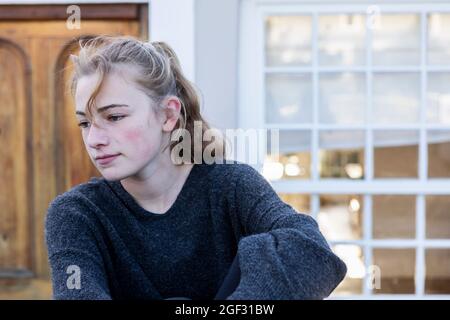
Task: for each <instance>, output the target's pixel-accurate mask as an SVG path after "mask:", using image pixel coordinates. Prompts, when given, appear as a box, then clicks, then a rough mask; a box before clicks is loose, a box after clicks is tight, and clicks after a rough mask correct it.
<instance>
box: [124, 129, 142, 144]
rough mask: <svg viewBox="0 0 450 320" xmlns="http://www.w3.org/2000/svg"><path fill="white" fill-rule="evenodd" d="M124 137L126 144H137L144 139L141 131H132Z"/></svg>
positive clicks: (125, 133) (126, 132)
mask: <svg viewBox="0 0 450 320" xmlns="http://www.w3.org/2000/svg"><path fill="white" fill-rule="evenodd" d="M124 137H125V139H126V142H129V143H137V142H139V141H140V140H142V138H143V133H142V130H141V129H132V130H127V131H125V132H124Z"/></svg>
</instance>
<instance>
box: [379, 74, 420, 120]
mask: <svg viewBox="0 0 450 320" xmlns="http://www.w3.org/2000/svg"><path fill="white" fill-rule="evenodd" d="M419 105H420V77H419V74H417V73H374V75H373V118H374V122H375V123H416V122H417V121H418V120H419Z"/></svg>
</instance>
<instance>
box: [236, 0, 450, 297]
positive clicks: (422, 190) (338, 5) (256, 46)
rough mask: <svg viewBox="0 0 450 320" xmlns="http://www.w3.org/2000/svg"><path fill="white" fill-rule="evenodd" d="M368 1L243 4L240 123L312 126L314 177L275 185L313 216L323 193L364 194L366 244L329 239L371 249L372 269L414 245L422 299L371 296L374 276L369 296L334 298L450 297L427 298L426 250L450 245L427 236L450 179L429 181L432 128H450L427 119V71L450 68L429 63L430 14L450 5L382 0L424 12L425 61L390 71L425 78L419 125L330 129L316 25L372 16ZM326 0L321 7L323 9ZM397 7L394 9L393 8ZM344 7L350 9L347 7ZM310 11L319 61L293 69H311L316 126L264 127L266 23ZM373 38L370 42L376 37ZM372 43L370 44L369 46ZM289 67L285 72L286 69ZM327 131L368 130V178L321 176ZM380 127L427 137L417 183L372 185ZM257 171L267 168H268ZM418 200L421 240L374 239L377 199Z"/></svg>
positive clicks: (389, 7)
mask: <svg viewBox="0 0 450 320" xmlns="http://www.w3.org/2000/svg"><path fill="white" fill-rule="evenodd" d="M361 2H362V1H345V2H344V1H342V2H340V1H331V0H328V1H323V0H322V1H320V2H316V1H313V2H312V1H300V0H284V1H281V0H280V1H277V0H271V1H270V0H241V4H240V5H241V7H240V22H241V27H240V34H239V37H240V38H239V85H238V95H239V101H238V103H239V109H238V110H239V113H238V124H239V127H240V128H242V129H271V128H275V129H287V130H298V129H309V130H311V133H312V140H311V179H310V180H297V181H292V180H290V181H273V182H272V186H273V187H274V189H275V190H276V191H277V192H280V193H295V194H307V195H310V196H311V200H310V208H311V214H312V216H313V217H315V218H317V215H318V212H319V195H320V194H361V195H363V196H364V211H363V239H361V240H359V241H353V240H352V241H330V245H335V244H357V245H360V246H361V247H362V249H363V252H364V260H365V261H364V263H365V266H370V265H372V248H415V249H416V255H415V256H416V261H415V282H416V292H415V294H372V293H371V290H370V288H369V287H368V286H367V285H365V283H366V281H368V280H369V279H368V276H367V275H366V278H365V279H363V294H362V295H352V296H332V297H331V298H332V299H450V294H445V295H444V294H442V295H441V294H439V295H425V293H424V292H425V249H427V248H450V239H442V240H441V239H426V237H425V222H426V217H425V197H426V196H427V195H449V196H450V179H446V178H445V179H430V180H429V179H428V178H427V166H428V164H427V152H428V150H427V136H426V132H427V130H428V129H444V130H445V129H449V127H448V125H436V124H428V123H426V119H425V116H426V114H425V105H426V85H427V72H428V71H430V70H431V71H450V66H442V67H441V66H432V67H431V66H428V65H427V61H426V56H425V53H426V50H427V26H426V19H425V18H426V15H427V14H428V13H429V12H444V13H450V4H448V1H447V2H446V3H444V2H443V1H435V2H434V3H429V2H428V1H389V2H387V1H383V0H382V1H379V2H378V3H377V4H378V6H379V7H380V9H381V13H418V14H419V15H420V16H421V22H420V24H421V25H420V32H421V61H420V65H418V66H417V67H416V68H410V67H405V68H403V67H401V66H400V67H392V68H391V67H390V68H389V69H388V71H391V70H395V71H412V70H413V71H417V72H419V73H420V76H421V101H420V120H419V122H418V123H417V124H413V125H374V124H370V125H323V124H318V72H319V66H318V65H317V55H318V48H317V41H314V39H317V25H318V14H319V13H336V14H339V13H360V14H361V13H362V14H364V15H365V14H366V10H367V7H368V5H373V4H374V3H373V2H369V1H366V2H363V3H361ZM318 3H319V4H318ZM392 3H394V4H392ZM343 4H345V5H343ZM283 13H284V14H293V13H299V14H310V15H311V16H312V23H313V27H312V39H313V42H312V53H313V59H312V60H313V62H312V65H311V66H309V67H300V68H291V69H295V70H292V71H310V72H312V79H313V90H314V92H313V108H314V109H313V110H314V112H313V121H312V124H294V125H291V124H288V125H266V124H265V94H264V93H265V84H264V78H265V74H266V72H270V71H274V69H275V68H266V67H265V65H264V18H265V17H266V16H267V15H271V14H283ZM366 38H367V40H366V41H370V40H371V35H370V33H369V34H368V35H367V37H366ZM368 44H370V42H368ZM367 47H368V45H366V54H367V56H366V60H367V64H368V65H369V66H368V67H364V68H363V72H365V74H366V90H367V91H366V93H367V94H368V98H367V101H368V105H367V110H370V101H371V100H372V99H371V96H370V91H371V90H370V88H371V75H372V72H373V71H374V70H375V69H376V68H375V67H371V66H370V64H371V63H370V62H371V58H372V57H371V53H370V50H369V49H368V48H367ZM287 69H289V68H286V69H285V68H283V70H287ZM341 70H342V71H344V70H345V71H361V68H358V67H347V66H345V67H342V68H341V67H320V72H326V71H341ZM320 129H333V130H349V129H361V130H364V131H365V151H364V152H365V161H366V163H365V177H366V178H365V179H364V180H361V181H354V180H341V179H319V172H318V168H317V166H316V165H314V164H317V163H318V151H319V136H318V131H319V130H320ZM373 129H386V130H412V129H415V130H417V131H418V132H420V136H419V158H418V178H417V179H395V180H394V179H376V180H373V142H372V141H373V140H372V133H373V132H372V130H373ZM255 168H257V169H258V170H260V171H261V169H262V168H261V164H259V165H256V166H255ZM383 194H392V195H401V194H405V195H414V196H416V225H415V227H416V237H415V238H414V239H409V240H406V239H386V240H384V239H383V240H374V239H373V238H372V195H383Z"/></svg>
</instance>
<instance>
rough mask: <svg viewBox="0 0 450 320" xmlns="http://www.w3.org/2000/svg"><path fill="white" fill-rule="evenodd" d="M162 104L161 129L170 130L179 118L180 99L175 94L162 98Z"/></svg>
mask: <svg viewBox="0 0 450 320" xmlns="http://www.w3.org/2000/svg"><path fill="white" fill-rule="evenodd" d="M163 106H164V108H163V113H164V120H163V124H162V129H163V131H165V132H171V131H172V130H173V129H174V128H175V125H176V124H177V121H178V119H179V118H180V112H181V101H180V99H178V98H177V97H175V96H170V97H168V98H166V99H165V100H164V102H163Z"/></svg>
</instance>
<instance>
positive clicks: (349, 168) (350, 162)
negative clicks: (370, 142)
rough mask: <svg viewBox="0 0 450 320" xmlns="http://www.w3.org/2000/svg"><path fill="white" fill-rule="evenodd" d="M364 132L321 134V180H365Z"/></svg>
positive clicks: (329, 131) (326, 132) (327, 131)
mask: <svg viewBox="0 0 450 320" xmlns="http://www.w3.org/2000/svg"><path fill="white" fill-rule="evenodd" d="M363 146H364V132H363V131H332V130H326V131H323V132H321V133H320V134H319V148H320V153H319V159H320V166H319V172H320V177H321V178H350V179H363V178H364V148H363Z"/></svg>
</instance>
